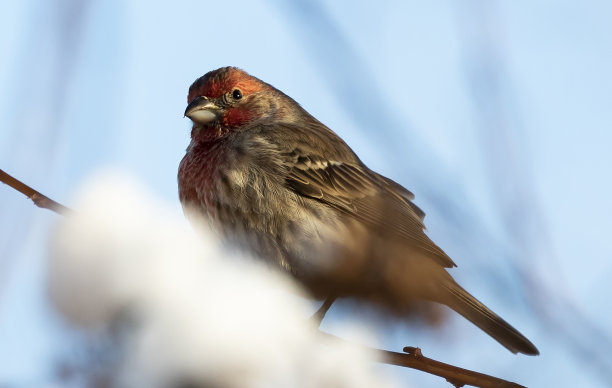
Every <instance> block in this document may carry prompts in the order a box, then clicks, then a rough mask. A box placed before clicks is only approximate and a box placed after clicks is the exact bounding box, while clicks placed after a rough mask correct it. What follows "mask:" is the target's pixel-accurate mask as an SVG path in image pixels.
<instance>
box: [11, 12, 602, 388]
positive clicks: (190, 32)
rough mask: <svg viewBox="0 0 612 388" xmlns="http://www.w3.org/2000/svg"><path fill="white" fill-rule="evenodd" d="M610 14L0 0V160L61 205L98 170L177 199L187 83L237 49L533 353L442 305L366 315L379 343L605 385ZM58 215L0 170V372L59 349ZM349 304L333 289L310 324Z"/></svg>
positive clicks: (408, 375) (23, 378)
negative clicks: (54, 262) (381, 178)
mask: <svg viewBox="0 0 612 388" xmlns="http://www.w3.org/2000/svg"><path fill="white" fill-rule="evenodd" d="M611 18H612V3H610V2H608V1H603V0H602V1H595V0H590V1H583V2H572V1H563V0H562V1H552V0H548V1H545V0H542V1H536V2H529V1H510V0H507V1H486V0H468V1H463V2H456V1H448V0H446V1H443V0H435V1H428V2H417V1H399V0H397V1H386V2H360V1H348V0H346V1H334V2H324V1H306V0H299V1H293V2H289V1H286V2H285V1H281V0H278V1H263V0H262V1H232V2H221V1H217V2H209V1H177V2H173V3H172V4H170V3H163V2H153V3H152V2H145V1H119V0H108V1H101V0H89V1H86V0H83V1H78V0H46V1H42V0H22V1H16V0H8V1H4V2H2V4H1V5H0V58H1V60H0V168H1V169H3V170H5V171H7V172H8V173H10V174H13V175H14V176H16V177H18V178H20V179H22V180H23V181H25V182H27V183H29V184H31V185H32V186H34V187H35V188H37V189H38V190H40V191H41V192H43V193H45V194H47V195H48V196H50V197H51V198H54V199H56V200H58V201H60V202H62V203H65V204H66V205H70V198H71V197H70V196H71V194H72V193H73V191H74V189H75V188H76V187H77V186H78V185H79V183H80V182H82V181H83V180H84V179H85V178H86V177H87V176H89V175H91V174H92V173H93V172H94V171H96V170H98V169H100V168H103V167H108V166H114V167H118V168H121V169H124V170H127V171H129V172H130V173H132V174H133V175H135V176H137V177H138V178H139V179H140V180H141V181H143V182H144V183H145V184H146V185H147V186H148V187H149V188H150V189H151V190H152V191H153V192H154V193H155V194H156V195H158V196H160V197H162V198H163V199H165V200H167V201H168V202H172V203H175V205H176V211H177V212H180V204H179V203H178V199H177V194H176V190H177V189H176V170H177V166H178V163H179V161H180V159H181V157H182V155H183V153H184V149H185V147H186V146H187V144H188V141H189V140H188V137H189V121H188V120H187V119H184V118H183V117H182V113H183V111H184V108H185V106H186V103H187V101H186V95H187V88H188V87H189V85H190V84H191V82H192V81H193V80H194V79H195V78H197V77H199V76H200V75H202V74H204V73H205V72H207V71H209V70H212V69H215V68H218V67H221V66H227V65H233V66H238V67H241V68H243V69H245V70H246V71H248V72H250V73H251V74H253V75H255V76H257V77H259V78H261V79H263V80H264V81H266V82H269V83H271V84H273V85H274V86H276V87H278V88H279V89H281V90H283V91H284V92H285V93H287V94H288V95H290V96H292V97H293V98H294V99H296V100H297V101H298V102H300V103H301V104H302V106H304V107H305V108H306V109H307V110H308V111H309V112H311V113H312V114H313V115H314V116H315V117H317V118H318V119H320V120H321V121H322V122H323V123H325V124H327V125H328V126H329V127H330V128H332V129H333V130H334V131H336V132H337V133H339V134H340V135H341V136H342V137H343V138H344V139H345V140H346V141H347V142H348V143H349V144H350V145H351V146H352V147H353V149H354V150H355V151H356V152H357V154H358V155H359V156H360V157H361V158H362V160H363V161H364V162H365V163H366V164H368V166H370V167H371V168H373V169H374V170H376V171H378V172H380V173H382V174H383V175H386V176H389V177H391V178H393V179H394V180H396V181H398V182H399V183H401V184H402V185H404V186H406V187H407V188H409V189H410V190H411V191H413V192H414V193H415V194H416V196H417V197H416V203H417V204H418V205H419V206H420V207H421V208H423V209H424V210H425V211H426V213H427V218H426V224H427V225H428V230H429V235H430V236H431V237H432V238H433V240H434V241H436V242H438V244H439V245H440V246H441V247H443V248H444V249H445V250H446V251H447V252H448V253H449V254H450V255H451V256H452V257H453V259H454V260H455V261H456V262H457V263H458V265H459V268H457V269H455V270H452V273H453V276H455V277H456V278H457V279H458V280H459V282H460V283H462V284H463V285H464V286H465V287H466V288H467V289H468V290H470V292H472V293H473V294H475V295H476V296H477V297H479V298H480V299H481V300H483V301H484V302H485V303H486V304H487V305H489V306H490V307H491V308H492V309H493V310H495V311H496V312H498V313H499V314H500V315H502V316H503V317H504V318H506V319H507V320H508V321H509V322H511V323H512V324H513V325H514V326H516V327H517V328H518V329H519V330H520V331H522V332H523V333H524V334H526V335H527V336H528V337H529V338H530V339H531V340H532V341H533V342H534V343H535V344H536V345H537V346H538V347H539V349H540V351H541V353H542V355H541V356H539V357H536V358H533V357H526V356H514V355H512V354H510V353H509V352H507V351H505V350H504V349H503V348H501V347H500V346H499V345H498V344H497V343H495V342H494V341H491V340H490V339H489V338H488V337H487V336H486V335H484V334H483V333H481V332H480V331H478V330H477V329H475V328H474V327H473V326H472V325H470V324H469V323H468V322H466V321H465V320H463V319H462V318H460V317H458V316H452V319H451V321H450V322H449V323H448V324H447V325H446V326H444V328H442V329H441V330H430V329H423V328H418V327H414V326H409V325H400V324H391V325H385V326H384V327H381V328H380V333H379V334H380V335H381V336H382V337H383V339H384V341H385V346H386V347H387V348H389V349H395V350H399V349H401V347H403V346H405V345H416V346H421V347H422V348H423V351H424V353H425V355H428V356H431V357H434V358H438V359H441V360H442V361H445V362H449V363H453V364H456V365H460V366H463V367H466V368H471V369H476V370H479V371H482V372H485V373H489V374H493V375H496V376H499V377H503V378H507V379H510V380H513V381H517V382H519V383H521V384H524V385H527V386H573V385H577V386H594V387H597V386H602V387H603V386H610V385H612V355H610V352H609V350H610V348H611V346H612V341H611V338H612V306H611V304H610V302H609V295H610V294H611V293H612V286H611V285H610V281H609V278H610V275H611V274H612V270H611V269H612V264H611V263H612V239H611V238H610V231H611V228H610V220H612V201H611V200H610V198H612V179H611V178H610V171H609V170H610V166H612V152H610V150H611V148H612V109H611V107H612V72H610V69H612V40H611V37H612V23H610V20H611ZM56 219H57V216H55V215H54V214H52V213H50V212H48V211H45V210H40V209H37V208H35V207H34V206H32V205H31V204H30V203H29V202H28V201H27V200H26V199H24V198H23V197H22V196H21V195H20V194H18V193H16V192H15V191H13V190H11V189H9V188H8V187H6V186H0V385H4V384H6V385H7V386H38V385H42V384H43V383H45V382H48V381H51V379H52V376H51V374H52V371H53V360H54V359H55V358H56V357H57V355H58V354H60V353H61V352H62V351H64V350H65V346H66V345H65V342H66V341H65V337H63V334H62V333H63V331H62V329H61V328H60V327H59V324H58V322H57V319H56V317H54V315H53V313H52V312H51V311H50V308H49V306H48V305H47V302H46V295H45V288H44V282H43V279H44V267H45V260H46V256H45V250H46V244H47V239H48V233H49V230H50V228H51V227H52V225H53V222H54V221H55V220H56ZM350 314H352V313H351V311H350V307H349V306H347V305H345V304H342V303H341V304H340V305H339V306H338V308H336V311H335V312H334V313H333V315H332V317H331V318H332V319H331V320H330V323H328V324H327V325H328V326H327V327H328V328H329V330H333V321H334V319H350V317H351V315H350ZM356 317H359V314H357V315H356ZM354 319H358V318H354ZM338 334H341V333H338ZM389 369H390V370H391V373H396V374H397V375H398V376H399V378H401V379H403V380H405V381H406V382H407V383H412V384H413V385H415V386H418V385H425V386H441V387H442V386H448V383H446V382H444V381H443V380H441V379H437V378H435V377H431V376H428V375H425V374H422V373H419V372H415V371H412V370H401V369H399V368H391V367H389Z"/></svg>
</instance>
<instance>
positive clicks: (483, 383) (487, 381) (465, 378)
mask: <svg viewBox="0 0 612 388" xmlns="http://www.w3.org/2000/svg"><path fill="white" fill-rule="evenodd" d="M319 332H320V333H321V334H322V335H324V336H327V337H329V338H332V339H334V340H337V341H342V342H348V341H346V340H343V339H342V338H339V337H336V336H335V335H332V334H329V333H325V332H322V331H320V330H319ZM365 348H366V349H367V350H369V351H372V352H375V353H378V354H379V355H380V356H381V360H380V362H382V363H383V364H389V365H397V366H403V367H406V368H412V369H417V370H420V371H423V372H426V373H429V374H432V375H436V376H440V377H444V378H445V379H446V380H447V381H448V382H449V383H451V384H453V385H454V386H455V387H462V386H464V385H471V386H474V387H483V388H525V387H524V386H522V385H519V384H516V383H513V382H510V381H506V380H502V379H499V378H497V377H493V376H489V375H485V374H484V373H479V372H474V371H471V370H469V369H463V368H459V367H456V366H454V365H450V364H445V363H443V362H440V361H436V360H434V359H431V358H428V357H425V356H423V354H422V353H421V349H419V348H415V347H411V346H407V347H405V348H404V352H405V353H398V352H391V351H388V350H381V349H376V348H371V347H368V346H365Z"/></svg>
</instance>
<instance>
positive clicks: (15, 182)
mask: <svg viewBox="0 0 612 388" xmlns="http://www.w3.org/2000/svg"><path fill="white" fill-rule="evenodd" d="M0 182H2V183H6V184H7V185H9V186H11V187H12V188H14V189H15V190H17V191H19V192H20V193H22V194H24V195H25V196H27V197H28V198H30V199H31V200H32V201H33V202H34V204H35V205H36V206H38V207H40V208H43V209H49V210H51V211H54V212H56V213H58V214H67V213H69V212H70V209H68V208H67V207H66V206H64V205H62V204H60V203H57V202H55V201H54V200H52V199H51V198H49V197H47V196H46V195H43V194H41V193H39V192H38V191H36V190H34V189H33V188H31V187H30V186H28V185H26V184H25V183H23V182H21V181H20V180H19V179H16V178H13V177H12V176H10V175H9V174H7V173H6V172H4V171H3V170H0Z"/></svg>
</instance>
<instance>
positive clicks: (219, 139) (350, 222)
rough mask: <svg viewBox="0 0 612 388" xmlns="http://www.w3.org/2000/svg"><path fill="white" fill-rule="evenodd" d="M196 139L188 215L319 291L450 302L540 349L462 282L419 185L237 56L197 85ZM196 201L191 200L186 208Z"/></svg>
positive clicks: (187, 173) (183, 190)
mask: <svg viewBox="0 0 612 388" xmlns="http://www.w3.org/2000/svg"><path fill="white" fill-rule="evenodd" d="M187 101H188V106H187V109H186V110H185V116H187V117H189V118H190V119H191V120H192V121H193V128H192V130H191V143H190V144H189V147H188V148H187V153H186V155H185V157H184V158H183V160H182V161H181V164H180V167H179V172H178V184H179V197H180V200H181V203H182V205H183V208H184V209H185V210H186V214H188V215H189V214H190V212H192V211H195V212H196V213H197V214H199V215H203V216H205V217H206V218H207V219H208V220H209V221H210V223H211V224H212V225H213V227H214V228H215V229H216V230H217V231H218V232H219V233H220V234H221V235H222V236H224V237H225V238H227V239H230V240H232V241H234V242H236V243H238V244H242V245H243V246H245V247H246V248H248V249H249V250H250V251H251V252H253V253H255V254H256V255H257V256H259V257H261V258H262V259H264V260H266V261H268V262H270V263H272V264H274V265H276V266H278V267H279V268H281V269H283V270H285V271H287V272H289V273H291V274H292V275H293V276H295V277H296V278H297V279H299V280H300V281H301V282H302V283H303V284H304V285H305V286H306V287H307V289H308V290H310V292H312V294H313V296H314V297H317V298H326V302H327V303H326V308H328V307H329V306H330V305H331V303H332V302H333V300H334V298H336V297H353V298H357V299H360V300H365V301H369V302H372V303H375V304H377V305H380V306H383V307H385V308H387V309H388V310H390V311H393V312H396V313H402V312H406V311H408V310H409V308H410V306H411V305H412V304H413V303H414V301H416V300H426V301H433V302H437V303H442V304H445V305H447V306H449V307H450V308H452V309H453V310H455V311H456V312H458V313H459V314H461V315H463V316H464V317H465V318H467V319H468V320H469V321H471V322H472V323H474V324H475V325H476V326H478V327H479V328H480V329H482V330H483V331H485V332H486V333H487V334H489V335H490V336H491V337H493V338H494V339H496V340H497V341H498V342H499V343H501V344H502V345H503V346H505V347H506V348H508V349H509V350H510V351H511V352H513V353H517V352H520V353H525V354H530V355H535V354H538V350H537V349H536V347H535V346H534V345H533V344H532V343H531V342H530V341H529V340H528V339H527V338H525V337H524V336H523V335H522V334H521V333H519V332H518V331H517V330H516V329H514V328H513V327H512V326H510V325H509V324H508V323H507V322H506V321H504V320H503V319H502V318H500V317H499V316H498V315H496V314H495V313H494V312H492V311H491V310H489V309H488V308H487V307H486V306H485V305H483V304H482V303H481V302H479V301H478V300H477V299H476V298H474V297H473V296H472V295H470V294H469V293H468V292H467V291H465V290H464V289H463V288H462V287H461V286H459V285H458V284H457V283H456V282H455V280H454V279H453V278H452V277H451V276H450V275H449V273H448V272H447V271H446V268H451V267H454V266H456V265H455V263H454V262H453V261H452V260H451V258H450V257H448V256H447V255H446V254H445V253H444V251H442V249H440V248H439V247H438V246H437V245H436V244H434V243H433V242H432V241H431V240H430V239H429V238H428V237H427V235H426V234H425V233H424V225H423V217H424V213H423V212H422V211H421V209H419V208H418V207H417V206H416V205H415V204H413V203H412V202H411V200H412V199H413V198H414V196H413V194H412V193H411V192H410V191H408V190H406V189H405V188H404V187H402V186H400V185H399V184H397V183H395V182H394V181H392V180H390V179H388V178H385V177H383V176H381V175H379V174H377V173H375V172H374V171H372V170H370V169H369V168H368V167H366V166H365V165H364V164H363V163H362V162H361V161H360V160H359V158H358V157H357V155H355V153H354V152H353V151H352V150H351V148H350V147H349V146H348V145H346V143H345V142H344V141H343V140H342V139H341V138H340V137H339V136H338V135H336V134H335V133H334V132H333V131H331V130H330V129H329V128H327V127H326V126H325V125H323V124H322V123H321V122H319V121H318V120H317V119H315V118H314V117H313V116H311V115H310V114H309V113H308V112H306V111H305V110H304V109H303V108H302V107H301V106H300V105H299V104H298V103H297V102H295V101H294V100H293V99H291V98H290V97H288V96H287V95H285V94H284V93H283V92H281V91H279V90H277V89H275V88H274V87H273V86H271V85H269V84H267V83H265V82H263V81H261V80H259V79H257V78H255V77H253V76H250V75H249V74H247V73H245V72H244V71H242V70H240V69H237V68H234V67H224V68H221V69H218V70H214V71H211V72H209V73H206V74H205V75H204V76H202V77H200V78H199V79H197V80H196V81H195V82H194V83H193V84H192V85H191V87H190V88H189V95H188V98H187ZM187 210H189V211H187Z"/></svg>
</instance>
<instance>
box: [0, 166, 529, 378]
mask: <svg viewBox="0 0 612 388" xmlns="http://www.w3.org/2000/svg"><path fill="white" fill-rule="evenodd" d="M0 181H1V182H3V183H6V184H7V185H9V186H11V187H12V188H14V189H15V190H17V191H19V192H20V193H23V194H24V195H26V196H27V197H28V198H30V199H31V200H32V201H33V202H34V204H35V205H36V206H38V207H40V208H44V209H49V210H52V211H54V212H56V213H58V214H62V215H66V214H68V213H69V212H70V211H71V210H70V209H69V208H67V207H66V206H64V205H62V204H60V203H58V202H55V201H54V200H52V199H51V198H49V197H47V196H45V195H43V194H41V193H40V192H38V191H36V190H34V189H33V188H31V187H30V186H28V185H26V184H25V183H23V182H21V181H20V180H18V179H16V178H13V177H12V176H10V175H9V174H7V173H6V172H4V171H2V170H0ZM319 333H321V334H322V335H324V336H327V337H329V338H332V339H333V340H335V341H342V342H348V341H346V340H343V339H342V338H340V337H336V336H335V335H332V334H329V333H324V332H322V331H320V330H319ZM365 348H366V349H368V350H370V351H373V352H375V353H378V354H379V355H381V360H380V362H382V363H385V364H390V365H397V366H402V367H407V368H412V369H417V370H420V371H423V372H426V373H429V374H433V375H436V376H440V377H443V378H445V379H446V380H447V381H448V382H450V383H451V384H453V385H454V386H455V387H462V386H464V385H471V386H474V387H483V388H525V387H523V386H522V385H519V384H516V383H512V382H510V381H506V380H502V379H498V378H497V377H493V376H489V375H485V374H483V373H478V372H474V371H471V370H468V369H463V368H459V367H456V366H453V365H450V364H445V363H443V362H440V361H436V360H433V359H431V358H427V357H425V356H423V354H422V353H421V349H419V348H414V347H410V346H409V347H405V348H404V352H405V353H397V352H390V351H388V350H381V349H375V348H370V347H365Z"/></svg>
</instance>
